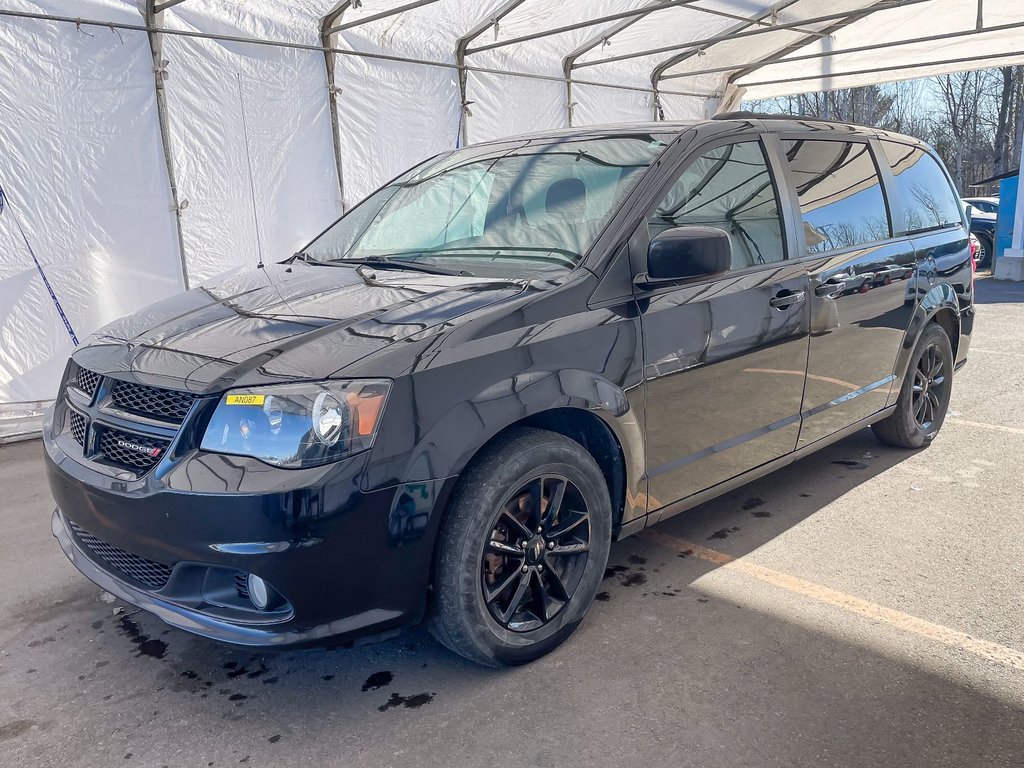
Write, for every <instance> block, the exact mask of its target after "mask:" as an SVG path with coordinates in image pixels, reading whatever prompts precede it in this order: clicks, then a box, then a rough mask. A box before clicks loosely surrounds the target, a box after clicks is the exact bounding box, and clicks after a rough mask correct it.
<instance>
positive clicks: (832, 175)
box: [782, 139, 890, 253]
mask: <svg viewBox="0 0 1024 768" xmlns="http://www.w3.org/2000/svg"><path fill="white" fill-rule="evenodd" d="M782 145H783V147H784V148H785V150H786V157H787V158H788V159H789V168H790V171H791V172H792V174H793V181H794V182H795V183H796V191H797V195H798V196H799V198H800V213H801V214H802V215H803V222H804V235H805V236H806V240H807V250H808V251H809V252H811V253H821V252H824V251H834V250H838V249H840V248H849V247H851V246H855V245H861V244H863V243H871V242H874V241H876V240H885V239H886V238H888V237H889V236H890V234H889V217H888V215H887V213H886V208H885V197H884V195H883V194H882V182H881V180H880V179H879V178H878V170H877V169H876V168H875V163H874V160H872V158H871V150H870V148H869V146H868V145H867V144H864V143H861V142H849V141H819V140H803V139H798V140H791V141H784V142H782Z"/></svg>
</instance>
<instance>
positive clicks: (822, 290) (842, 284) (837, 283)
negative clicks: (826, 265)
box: [814, 277, 846, 299]
mask: <svg viewBox="0 0 1024 768" xmlns="http://www.w3.org/2000/svg"><path fill="white" fill-rule="evenodd" d="M845 290H846V281H845V280H843V278H841V277H830V278H829V279H828V280H826V281H825V282H824V283H822V284H821V285H819V286H818V287H817V288H815V289H814V295H815V296H820V297H821V298H823V299H838V298H839V297H840V296H842V295H843V291H845Z"/></svg>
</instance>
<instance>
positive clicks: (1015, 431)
mask: <svg viewBox="0 0 1024 768" xmlns="http://www.w3.org/2000/svg"><path fill="white" fill-rule="evenodd" d="M947 421H950V422H952V423H953V424H960V425H962V426H964V427H978V428H980V429H991V430H992V431H993V432H1008V433H1010V434H1011V435H1024V429H1021V428H1020V427H1004V426H1003V425H1002V424H987V423H986V422H984V421H968V420H967V419H960V418H955V417H954V418H950V419H947Z"/></svg>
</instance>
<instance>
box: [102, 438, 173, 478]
mask: <svg viewBox="0 0 1024 768" xmlns="http://www.w3.org/2000/svg"><path fill="white" fill-rule="evenodd" d="M170 444H171V443H170V441H169V440H161V439H159V438H156V437H148V436H146V435H138V434H135V433H133V432H122V431H121V430H119V429H111V428H110V427H104V428H103V430H102V431H101V432H100V440H99V452H100V455H101V456H102V457H103V458H104V459H105V460H106V461H108V462H110V463H111V464H117V465H118V466H122V467H129V468H131V469H135V470H138V471H139V474H141V473H143V472H148V471H149V470H150V469H152V468H153V467H154V466H156V463H157V462H158V461H160V457H161V456H163V455H164V451H166V450H167V446H169V445H170Z"/></svg>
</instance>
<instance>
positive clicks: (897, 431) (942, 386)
mask: <svg viewBox="0 0 1024 768" xmlns="http://www.w3.org/2000/svg"><path fill="white" fill-rule="evenodd" d="M952 387H953V350H952V348H951V347H950V344H949V337H948V336H947V335H946V332H945V331H944V330H942V328H941V327H940V326H938V325H937V324H935V323H929V324H928V326H927V327H926V328H925V329H924V332H923V333H922V334H921V338H920V339H919V340H918V342H917V348H916V349H915V350H914V355H913V357H911V359H910V367H909V368H908V369H907V375H906V378H905V379H904V381H903V388H902V389H901V390H900V396H899V399H898V400H897V403H896V410H895V411H893V413H892V415H891V416H889V417H888V418H887V419H885V420H884V421H879V422H877V423H875V424H872V425H871V429H872V430H873V431H874V433H875V437H877V438H878V439H879V440H881V441H882V442H883V443H888V444H889V445H894V446H896V447H897V448H922V447H924V446H926V445H928V444H929V443H930V442H931V441H932V440H933V439H935V436H936V435H937V434H938V433H939V429H941V428H942V422H943V421H944V420H945V418H946V410H947V409H948V408H949V396H950V393H951V391H952Z"/></svg>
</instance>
